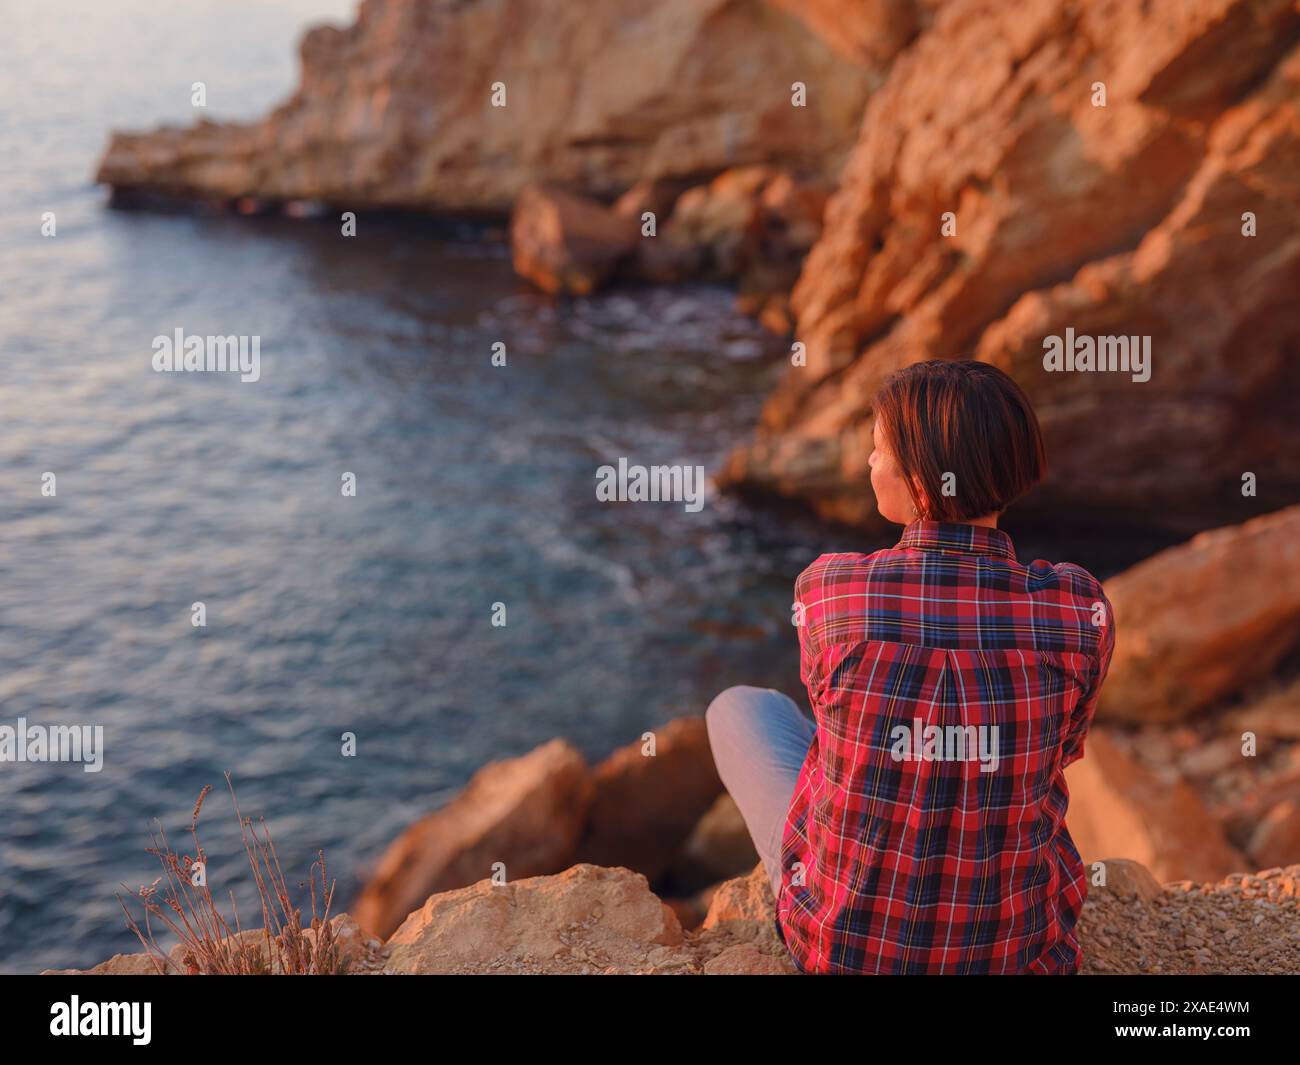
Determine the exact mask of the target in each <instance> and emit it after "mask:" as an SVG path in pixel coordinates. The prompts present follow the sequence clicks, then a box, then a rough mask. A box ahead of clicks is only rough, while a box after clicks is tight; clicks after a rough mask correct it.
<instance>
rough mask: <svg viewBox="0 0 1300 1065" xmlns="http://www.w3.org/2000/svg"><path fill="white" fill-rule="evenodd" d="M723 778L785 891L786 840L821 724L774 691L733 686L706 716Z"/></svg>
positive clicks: (775, 883) (777, 888) (774, 878)
mask: <svg viewBox="0 0 1300 1065" xmlns="http://www.w3.org/2000/svg"><path fill="white" fill-rule="evenodd" d="M704 723H705V725H706V726H707V727H708V730H709V746H710V747H711V748H712V749H713V761H714V763H715V764H716V765H717V767H718V776H720V777H721V778H722V783H723V785H724V786H725V787H726V789H727V791H728V792H729V793H730V794H731V797H732V798H733V799H734V800H735V801H736V805H737V806H738V807H739V808H740V813H741V815H742V816H743V817H744V818H745V826H746V827H747V828H748V829H749V835H750V838H751V839H753V841H754V849H755V850H757V851H758V856H759V857H760V858H761V859H762V860H763V868H764V869H766V870H767V876H768V879H769V880H771V882H772V894H773V895H777V894H778V893H779V892H780V887H781V836H782V834H783V830H784V828H785V818H786V814H787V813H789V812H790V800H791V798H793V796H794V786H795V782H796V781H797V780H798V778H799V770H800V768H801V767H802V766H803V760H804V757H805V756H806V755H807V753H808V745H809V744H810V743H811V742H812V738H813V734H814V733H815V732H816V731H817V726H816V725H815V724H813V722H812V721H811V720H809V719H808V718H807V717H806V716H804V714H803V712H802V711H801V710H800V709H799V707H798V706H797V705H796V703H795V701H794V700H793V699H791V698H789V697H788V696H785V695H782V694H781V693H780V692H779V691H776V690H774V689H772V688H750V687H746V686H743V685H742V686H738V687H735V688H728V689H727V690H726V691H724V692H723V693H722V694H721V695H719V696H718V697H717V698H716V699H714V700H713V702H711V703H710V704H709V708H708V710H706V711H705V712H704Z"/></svg>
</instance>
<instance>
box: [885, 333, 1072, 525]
mask: <svg viewBox="0 0 1300 1065" xmlns="http://www.w3.org/2000/svg"><path fill="white" fill-rule="evenodd" d="M873 406H874V408H875V414H876V419H877V420H878V421H879V422H880V431H881V433H882V434H883V436H884V439H885V441H886V443H887V444H888V447H889V449H890V450H891V451H892V452H893V454H894V459H895V460H896V461H897V463H898V465H899V469H900V470H901V472H902V474H903V477H904V478H905V479H906V480H907V485H908V491H909V492H911V494H912V503H913V504H914V505H915V507H916V512H917V514H919V515H920V516H921V517H923V518H928V519H930V520H932V521H968V520H969V519H971V518H979V517H983V516H984V515H986V514H996V513H1000V512H1001V511H1002V510H1003V509H1004V508H1005V507H1006V506H1007V505H1008V504H1010V503H1012V502H1014V501H1015V500H1016V499H1018V498H1019V497H1020V496H1022V495H1024V494H1025V493H1026V492H1027V491H1029V489H1031V488H1032V487H1033V486H1034V485H1035V484H1037V483H1038V482H1039V481H1040V480H1042V478H1043V475H1044V474H1045V473H1046V472H1047V454H1046V452H1045V451H1044V450H1043V436H1042V432H1041V430H1040V429H1039V428H1038V419H1037V417H1035V416H1034V409H1033V407H1031V406H1030V405H1029V397H1028V396H1026V395H1025V393H1024V392H1023V391H1022V390H1021V388H1020V386H1019V385H1018V384H1016V383H1015V381H1013V380H1012V379H1011V378H1010V377H1008V376H1007V375H1006V374H1004V373H1003V372H1002V371H1001V370H999V369H998V368H997V367H996V366H990V365H989V364H988V363H986V362H974V361H969V360H962V361H955V360H949V359H932V360H930V361H928V362H918V363H913V364H912V365H911V366H908V367H905V368H904V369H902V370H899V371H898V372H896V373H894V374H892V375H891V376H890V377H889V378H888V379H887V380H886V381H885V383H884V384H883V385H882V386H881V388H880V391H879V392H878V393H877V394H876V398H875V402H874V404H873ZM947 473H950V474H953V475H954V476H953V478H952V479H951V480H950V483H951V489H950V494H947V495H945V494H944V492H943V488H944V474H947ZM954 490H955V494H953V493H954Z"/></svg>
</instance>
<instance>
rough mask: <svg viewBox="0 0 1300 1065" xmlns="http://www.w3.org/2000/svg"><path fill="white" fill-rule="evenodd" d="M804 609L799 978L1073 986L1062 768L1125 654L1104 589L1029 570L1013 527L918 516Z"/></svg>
mask: <svg viewBox="0 0 1300 1065" xmlns="http://www.w3.org/2000/svg"><path fill="white" fill-rule="evenodd" d="M795 599H796V603H797V604H799V605H801V606H802V609H803V619H802V624H801V625H800V628H799V643H800V651H801V663H802V664H801V672H802V676H803V682H804V684H805V685H807V688H808V695H809V698H810V699H811V701H812V708H813V712H814V715H815V717H816V721H817V729H816V733H815V735H814V738H813V741H812V746H811V747H810V748H809V750H808V755H807V758H806V759H805V760H804V763H803V767H802V769H801V770H800V772H799V779H798V783H797V784H796V786H795V792H794V797H793V798H792V800H791V804H790V812H789V815H788V817H787V820H786V824H785V832H784V836H783V837H782V847H781V869H782V882H781V890H780V892H779V898H778V900H777V913H776V926H777V929H778V931H779V932H780V934H781V936H782V938H783V939H784V940H785V942H786V944H787V946H788V947H789V948H790V951H791V953H792V954H793V955H794V958H795V961H796V962H797V963H798V965H799V968H800V969H802V970H803V971H804V972H816V973H1072V972H1075V971H1077V969H1078V965H1079V957H1080V955H1079V941H1078V937H1077V935H1076V934H1075V922H1076V921H1077V920H1078V916H1079V911H1080V909H1081V908H1082V907H1083V901H1084V898H1085V896H1086V894H1087V887H1086V882H1085V874H1084V866H1083V862H1082V861H1081V860H1080V858H1079V852H1078V851H1077V850H1076V849H1075V846H1074V842H1073V841H1072V840H1071V839H1070V833H1069V830H1068V829H1067V828H1066V825H1065V811H1066V807H1067V805H1068V804H1069V791H1068V790H1067V788H1066V785H1065V776H1064V773H1063V770H1064V769H1065V767H1066V766H1067V765H1069V764H1070V763H1071V762H1073V761H1075V760H1076V759H1077V758H1079V757H1080V756H1081V755H1082V754H1083V740H1084V736H1085V735H1086V734H1087V731H1088V726H1089V724H1090V722H1091V720H1092V715H1093V710H1094V708H1095V707H1096V704H1097V692H1098V690H1099V689H1100V687H1101V683H1102V681H1103V680H1104V679H1105V676H1106V670H1107V668H1108V667H1109V665H1110V656H1111V651H1112V649H1113V648H1114V626H1113V625H1112V623H1111V613H1110V603H1109V601H1108V600H1107V599H1106V597H1105V595H1104V593H1103V592H1102V588H1101V584H1100V583H1099V582H1098V581H1097V580H1096V579H1095V578H1093V577H1092V575H1091V574H1089V573H1088V572H1087V571H1086V570H1084V569H1082V568H1081V567H1079V566H1075V565H1072V564H1069V563H1062V564H1059V565H1055V566H1054V565H1051V564H1050V563H1047V562H1042V561H1037V562H1033V563H1031V564H1030V565H1028V566H1022V565H1020V564H1019V563H1018V562H1017V561H1016V556H1015V551H1014V549H1013V547H1012V544H1011V538H1010V537H1009V536H1007V534H1006V533H1004V532H1002V531H1000V530H997V529H986V528H982V527H979V526H974V525H964V524H958V523H947V522H934V521H914V522H913V523H912V524H911V525H909V526H908V527H907V529H906V530H905V531H904V533H903V538H902V539H901V540H900V541H899V542H898V544H897V546H895V547H893V548H889V549H886V550H883V551H877V552H875V554H871V555H859V554H836V555H823V556H822V557H821V558H819V559H817V561H816V562H814V563H813V564H812V565H811V566H809V567H808V568H807V569H806V570H804V572H803V573H802V574H800V575H799V580H798V582H797V583H796V585H795ZM798 620H799V618H798V617H796V621H798ZM931 726H938V728H937V729H933V728H931ZM958 726H960V727H958ZM971 726H974V727H973V728H972V727H971ZM959 741H961V742H959ZM962 743H964V744H965V746H964V747H963V746H962ZM995 755H996V762H995V758H994V756H995ZM986 768H987V769H988V770H991V771H985V770H986Z"/></svg>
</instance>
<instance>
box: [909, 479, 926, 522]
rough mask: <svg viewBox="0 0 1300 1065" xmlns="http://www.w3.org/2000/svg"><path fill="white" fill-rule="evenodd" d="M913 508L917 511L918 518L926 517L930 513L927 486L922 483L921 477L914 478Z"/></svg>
mask: <svg viewBox="0 0 1300 1065" xmlns="http://www.w3.org/2000/svg"><path fill="white" fill-rule="evenodd" d="M912 500H913V503H912V508H913V510H914V511H915V512H916V513H915V516H916V517H917V518H924V517H925V516H926V515H928V514H929V513H930V501H929V500H928V499H927V498H926V494H925V486H924V485H922V484H921V478H919V477H913V478H912Z"/></svg>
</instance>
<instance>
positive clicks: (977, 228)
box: [719, 0, 1300, 532]
mask: <svg viewBox="0 0 1300 1065" xmlns="http://www.w3.org/2000/svg"><path fill="white" fill-rule="evenodd" d="M848 6H849V5H842V4H836V3H834V2H833V0H825V2H821V3H818V4H816V5H815V8H814V10H816V11H818V12H827V11H829V12H838V11H840V10H841V9H845V10H847V9H848ZM808 17H809V20H810V21H814V16H813V15H811V14H810V15H809V16H808ZM830 21H833V19H828V18H826V17H820V18H816V24H818V25H826V24H828V23H829V22H830ZM1297 41H1298V38H1297V33H1296V26H1295V10H1294V4H1293V3H1291V2H1290V0H1261V2H1260V3H1258V4H1254V5H1252V6H1250V7H1249V8H1246V7H1243V6H1241V5H1240V4H1238V3H1235V2H1234V0H1186V2H1183V3H1177V4H1145V5H1133V4H1109V3H1107V4H1103V3H1086V4H1078V3H1075V2H1074V0H1023V2H1018V3H1014V4H1007V3H1003V2H1001V0H951V2H949V3H945V4H944V5H943V6H942V7H941V8H940V9H939V11H938V14H937V15H936V17H935V18H934V21H933V24H932V25H930V26H929V27H928V28H924V29H923V30H922V32H921V34H920V36H919V37H918V38H917V40H916V41H915V42H914V43H913V44H912V45H911V46H910V47H909V48H908V49H907V50H906V51H905V52H903V53H902V54H901V55H900V56H899V57H898V59H897V60H896V61H895V62H894V64H893V66H892V68H891V70H890V73H889V76H888V79H887V80H886V82H885V84H884V86H883V87H882V88H881V89H880V90H879V91H877V92H876V93H874V94H873V95H872V97H871V99H870V101H869V102H868V105H867V110H866V115H865V118H864V121H863V125H862V129H861V133H860V136H859V138H858V142H857V146H856V147H855V149H854V152H853V154H852V156H851V157H850V159H849V162H848V163H847V164H846V166H845V169H844V171H843V174H842V176H841V181H840V187H839V190H838V191H837V192H836V193H835V194H834V196H833V197H832V198H831V201H830V204H829V206H828V207H827V211H826V217H825V223H824V226H823V230H822V236H821V239H820V240H819V241H818V242H817V244H816V246H815V247H814V249H813V251H812V252H811V254H810V255H809V256H808V258H807V260H806V262H805V263H804V267H803V272H802V275H801V276H800V280H799V283H798V285H797V286H796V288H795V291H794V294H793V301H792V302H793V307H794V311H795V315H796V323H797V324H796V328H795V334H794V335H795V337H796V338H797V339H798V340H800V341H801V342H803V343H804V344H805V345H806V346H807V365H806V366H795V367H791V368H790V369H788V370H787V372H786V375H785V377H784V379H783V380H782V382H781V383H780V385H779V386H778V388H777V390H776V391H775V392H774V394H773V395H772V396H771V397H770V399H769V402H768V404H767V407H766V409H765V411H764V413H763V417H762V419H761V423H760V425H759V427H758V429H757V432H756V436H755V438H754V440H753V441H752V442H750V443H749V444H747V445H745V446H743V447H741V448H740V449H738V450H737V451H736V452H735V453H733V455H732V456H731V457H730V459H729V460H728V462H727V464H726V467H725V469H724V470H723V471H722V473H721V476H720V478H719V481H720V483H721V484H722V485H723V486H730V487H732V488H737V489H747V490H750V491H753V492H771V493H777V494H780V495H785V496H792V497H796V498H799V499H801V500H804V501H806V502H808V503H810V504H811V505H812V506H813V507H815V508H816V509H817V510H818V511H820V512H821V513H823V514H824V515H827V516H829V517H832V518H838V519H843V520H846V521H849V522H853V523H857V524H861V525H865V526H869V527H875V528H880V527H882V525H883V523H882V522H881V519H879V517H878V515H877V514H876V512H875V507H874V502H873V500H872V498H871V493H870V488H869V484H868V473H869V470H868V467H867V459H868V456H869V454H870V452H871V445H870V440H871V430H872V425H871V415H872V412H871V409H870V402H871V398H872V396H873V395H874V393H875V391H876V389H877V387H878V386H879V384H880V382H881V381H882V380H883V379H884V377H885V376H886V375H887V374H889V373H890V372H892V371H893V370H895V369H898V368H899V367H902V366H904V365H907V364H909V363H911V362H914V361H917V360H922V359H929V358H953V359H956V358H967V357H972V356H973V357H975V358H979V359H981V360H984V361H987V362H991V363H993V364H995V365H997V366H999V367H1001V368H1003V369H1005V370H1007V371H1008V372H1009V373H1010V374H1011V375H1012V376H1013V377H1014V378H1015V379H1016V380H1017V381H1018V382H1019V383H1020V384H1021V385H1022V386H1023V387H1024V388H1025V389H1026V391H1027V392H1028V393H1029V395H1030V398H1031V399H1032V400H1033V402H1034V404H1035V407H1036V409H1037V411H1038V414H1039V416H1040V419H1041V421H1042V424H1043V429H1044V432H1045V434H1046V437H1047V446H1048V452H1049V458H1050V466H1051V471H1052V472H1051V476H1050V479H1049V480H1048V481H1047V482H1046V483H1045V484H1044V485H1043V486H1041V487H1040V488H1039V489H1038V490H1036V491H1035V492H1034V493H1032V494H1031V495H1030V496H1029V497H1027V498H1026V499H1025V500H1023V501H1022V502H1021V503H1020V504H1017V508H1016V513H1017V514H1018V515H1023V516H1026V517H1037V518H1038V519H1039V520H1042V521H1053V522H1059V521H1060V520H1062V517H1063V515H1069V514H1071V513H1078V512H1079V511H1081V510H1083V509H1085V508H1086V510H1087V511H1088V512H1089V513H1094V514H1095V513H1098V512H1104V513H1105V514H1107V515H1108V516H1119V517H1128V518H1130V519H1136V520H1139V521H1141V522H1143V523H1144V524H1149V523H1150V522H1151V521H1153V520H1155V521H1158V522H1162V523H1164V524H1165V525H1166V526H1167V527H1169V528H1170V529H1176V530H1179V531H1187V532H1192V531H1195V530H1197V529H1200V528H1205V527H1206V526H1208V525H1213V524H1222V523H1223V522H1225V521H1232V520H1241V519H1242V518H1244V517H1248V516H1252V515H1254V514H1258V513H1262V512H1265V511H1268V510H1273V509H1276V508H1278V507H1281V506H1285V505H1287V504H1289V503H1291V502H1292V501H1293V500H1294V499H1295V498H1296V496H1297V493H1298V492H1300V464H1297V463H1296V462H1295V461H1294V459H1293V456H1294V455H1295V454H1296V453H1297V452H1298V451H1300V418H1296V417H1295V396H1296V394H1297V392H1300V362H1297V360H1296V359H1295V357H1294V350H1295V338H1296V336H1297V331H1298V330H1300V317H1297V315H1298V313H1300V312H1298V311H1297V306H1298V304H1297V301H1296V299H1295V293H1296V291H1297V289H1300V245H1297V244H1296V242H1295V241H1294V239H1293V236H1294V226H1293V225H1292V224H1290V222H1289V220H1291V219H1293V218H1294V217H1295V216H1296V212H1297V209H1298V208H1300V192H1298V191H1297V186H1296V183H1295V182H1294V180H1293V177H1294V171H1295V162H1296V160H1297V159H1298V158H1300V46H1298V44H1297ZM1098 83H1102V84H1104V87H1105V92H1106V100H1105V106H1104V107H1103V106H1094V95H1095V93H1096V92H1097V91H1098V90H1097V89H1096V88H1095V86H1096V85H1097V84H1098ZM1288 175H1290V178H1288ZM947 212H952V214H953V215H954V216H955V224H956V231H955V233H953V234H952V235H944V234H943V232H942V230H941V226H942V224H943V216H944V214H945V213H947ZM1247 212H1249V213H1250V214H1251V216H1252V217H1254V218H1255V219H1256V220H1257V222H1258V226H1257V229H1256V235H1255V236H1244V235H1243V232H1242V231H1243V225H1245V222H1244V220H1243V215H1244V214H1246V213H1247ZM1267 218H1272V219H1275V220H1278V221H1276V222H1274V223H1273V224H1271V225H1266V224H1265V223H1264V220H1265V219H1267ZM1283 219H1286V220H1288V221H1285V222H1284V221H1281V220H1283ZM1067 328H1073V329H1074V330H1075V332H1076V334H1078V335H1089V336H1110V335H1124V336H1127V335H1137V336H1148V337H1150V338H1151V348H1152V365H1151V370H1152V374H1151V377H1150V379H1149V380H1147V381H1145V382H1144V383H1136V382H1135V381H1134V380H1133V379H1132V376H1131V375H1130V374H1125V373H1097V372H1092V373H1081V372H1076V373H1068V372H1061V373H1055V372H1048V371H1047V370H1046V369H1045V367H1044V363H1043V356H1044V346H1043V342H1044V338H1047V337H1050V336H1053V335H1062V334H1063V333H1064V331H1065V330H1066V329H1067ZM1247 350H1248V351H1249V357H1248V358H1245V357H1243V352H1245V351H1247ZM1246 472H1250V473H1253V474H1254V475H1255V478H1256V491H1257V493H1258V494H1257V495H1256V496H1253V497H1243V496H1242V492H1241V488H1242V476H1243V473H1246Z"/></svg>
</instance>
